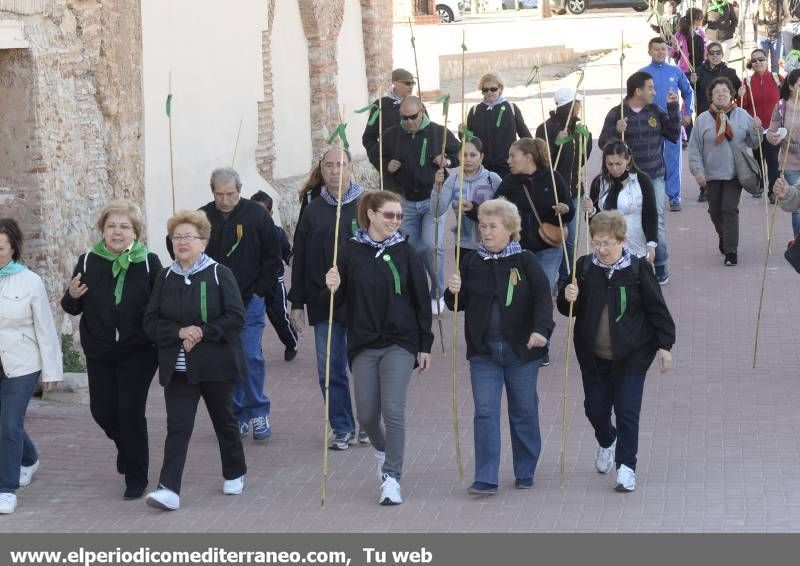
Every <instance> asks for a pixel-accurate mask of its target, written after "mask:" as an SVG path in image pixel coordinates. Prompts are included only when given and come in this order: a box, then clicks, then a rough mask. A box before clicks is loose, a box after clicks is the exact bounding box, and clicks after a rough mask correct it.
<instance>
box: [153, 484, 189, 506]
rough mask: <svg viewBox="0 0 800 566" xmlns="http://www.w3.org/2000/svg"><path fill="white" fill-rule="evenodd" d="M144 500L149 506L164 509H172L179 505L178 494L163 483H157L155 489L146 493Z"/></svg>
mask: <svg viewBox="0 0 800 566" xmlns="http://www.w3.org/2000/svg"><path fill="white" fill-rule="evenodd" d="M145 501H146V503H147V504H148V505H149V506H150V507H155V508H156V509H162V510H164V511H174V510H175V509H177V508H178V507H180V506H181V498H180V496H178V494H177V493H175V492H174V491H172V490H171V489H167V488H166V487H164V486H163V485H159V486H158V489H157V490H155V491H151V492H150V493H148V494H147V499H145Z"/></svg>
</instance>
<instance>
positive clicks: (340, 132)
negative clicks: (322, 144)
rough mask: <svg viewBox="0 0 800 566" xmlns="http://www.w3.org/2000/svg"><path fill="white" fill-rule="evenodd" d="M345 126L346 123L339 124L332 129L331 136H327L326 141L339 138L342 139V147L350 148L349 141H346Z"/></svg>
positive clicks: (329, 141)
mask: <svg viewBox="0 0 800 566" xmlns="http://www.w3.org/2000/svg"><path fill="white" fill-rule="evenodd" d="M345 128H347V124H344V123H342V124H339V125H338V126H336V129H335V130H333V133H332V134H331V137H329V138H328V143H329V144H332V143H333V140H335V139H336V138H339V139H340V140H342V147H343V148H345V149H350V142H348V141H347V134H346V133H345Z"/></svg>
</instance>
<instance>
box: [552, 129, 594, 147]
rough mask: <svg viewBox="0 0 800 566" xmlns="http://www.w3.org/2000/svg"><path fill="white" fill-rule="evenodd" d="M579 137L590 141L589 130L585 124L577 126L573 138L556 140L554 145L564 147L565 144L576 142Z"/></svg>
mask: <svg viewBox="0 0 800 566" xmlns="http://www.w3.org/2000/svg"><path fill="white" fill-rule="evenodd" d="M578 136H580V137H582V138H583V139H585V140H588V139H589V128H587V127H586V126H585V125H584V124H576V125H575V133H574V134H572V135H571V136H567V137H565V138H561V139H560V140H556V141H555V142H554V143H555V144H556V145H564V144H565V143H568V142H571V141H573V140H575V139H576V138H577V137H578Z"/></svg>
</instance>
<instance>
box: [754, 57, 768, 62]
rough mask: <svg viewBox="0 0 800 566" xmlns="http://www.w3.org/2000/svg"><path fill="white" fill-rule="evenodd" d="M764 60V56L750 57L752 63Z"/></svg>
mask: <svg viewBox="0 0 800 566" xmlns="http://www.w3.org/2000/svg"><path fill="white" fill-rule="evenodd" d="M766 60H767V58H766V57H753V58H752V59H750V61H751V62H753V63H763V62H765V61H766Z"/></svg>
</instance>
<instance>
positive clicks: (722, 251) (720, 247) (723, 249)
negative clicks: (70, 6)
mask: <svg viewBox="0 0 800 566" xmlns="http://www.w3.org/2000/svg"><path fill="white" fill-rule="evenodd" d="M719 253H721V254H722V255H725V248H723V247H722V238H720V239H719Z"/></svg>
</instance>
